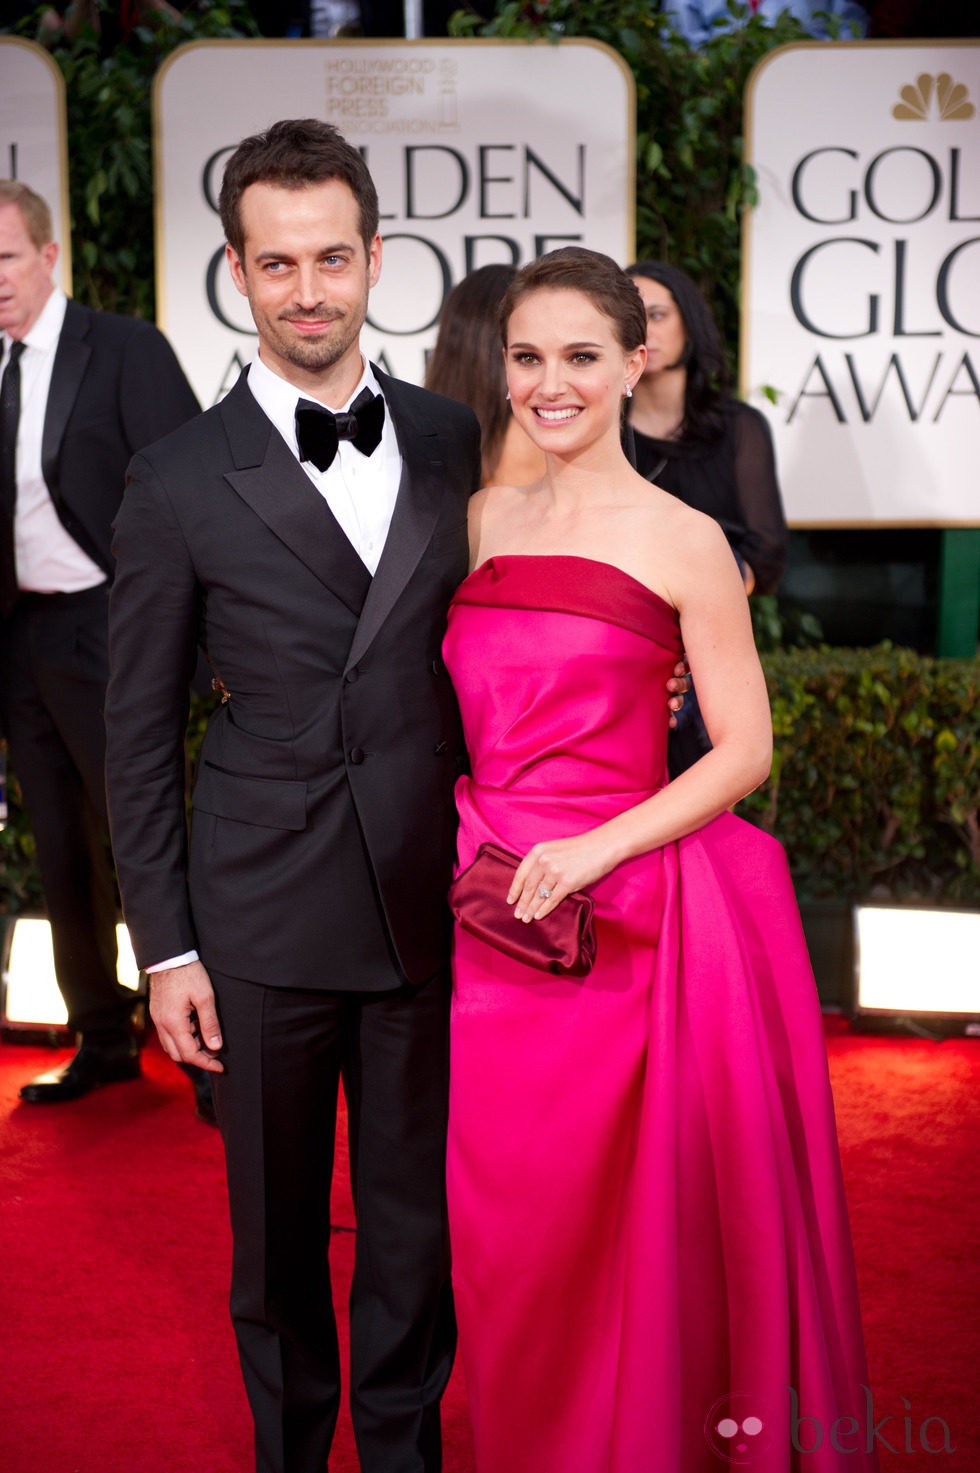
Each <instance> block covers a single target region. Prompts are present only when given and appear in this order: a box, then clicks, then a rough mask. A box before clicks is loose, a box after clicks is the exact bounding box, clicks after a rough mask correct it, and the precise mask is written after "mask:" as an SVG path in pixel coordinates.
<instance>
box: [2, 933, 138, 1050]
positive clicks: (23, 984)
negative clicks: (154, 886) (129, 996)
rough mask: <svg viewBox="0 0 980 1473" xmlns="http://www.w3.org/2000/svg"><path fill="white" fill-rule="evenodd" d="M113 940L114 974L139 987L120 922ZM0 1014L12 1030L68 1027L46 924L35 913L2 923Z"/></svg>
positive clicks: (130, 986) (133, 988)
mask: <svg viewBox="0 0 980 1473" xmlns="http://www.w3.org/2000/svg"><path fill="white" fill-rule="evenodd" d="M116 944H117V946H118V948H119V960H118V963H117V966H116V975H117V976H118V978H119V981H120V983H121V984H122V986H123V987H128V988H130V990H131V991H132V992H134V993H138V992H139V990H140V970H139V967H138V966H137V965H136V958H135V956H134V955H133V948H132V946H131V944H130V940H129V932H128V931H127V930H126V927H125V926H123V925H118V926H117V927H116ZM0 1020H2V1023H3V1027H4V1028H5V1029H6V1028H10V1029H13V1030H16V1029H43V1028H52V1029H63V1028H66V1027H67V1024H68V1013H67V1011H66V1010H65V1004H64V1002H63V1001H62V997H61V993H60V992H59V991H58V983H57V980H56V978H55V973H54V951H53V948H52V946H51V927H50V925H49V923H48V922H47V921H46V920H43V919H42V918H40V917H36V916H17V917H15V918H14V920H12V921H8V923H7V930H6V937H5V945H4V948H3V969H2V987H0Z"/></svg>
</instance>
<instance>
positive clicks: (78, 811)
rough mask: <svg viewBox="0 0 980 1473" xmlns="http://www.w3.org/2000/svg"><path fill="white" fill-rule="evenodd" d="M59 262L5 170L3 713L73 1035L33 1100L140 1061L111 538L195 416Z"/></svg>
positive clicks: (106, 1078)
mask: <svg viewBox="0 0 980 1473" xmlns="http://www.w3.org/2000/svg"><path fill="white" fill-rule="evenodd" d="M57 260H58V246H57V244H56V242H55V240H54V239H53V232H52V223H51V211H50V210H49V208H48V206H47V204H46V202H45V201H44V200H43V199H42V198H41V197H40V195H38V194H36V193H35V192H34V190H32V189H30V188H29V187H28V186H27V185H26V184H23V183H20V182H18V181H15V180H0V333H2V338H0V370H2V378H0V725H2V728H3V731H4V733H5V735H6V738H7V742H8V746H9V750H10V759H11V764H12V766H13V768H14V770H15V771H16V774H17V777H18V779H19V782H20V786H21V791H22V793H23V799H24V807H25V810H26V812H27V816H28V818H29V820H30V824H31V828H32V830H33V833H34V838H35V841H36V844H37V858H38V866H39V869H40V872H41V883H42V886H43V889H44V898H45V903H46V906H47V910H48V915H49V918H50V921H51V933H52V939H53V944H54V960H55V970H56V973H57V977H58V986H59V987H60V989H61V994H62V997H63V998H64V1000H65V1006H66V1008H67V1009H68V1023H69V1027H70V1028H72V1029H73V1030H74V1031H75V1032H76V1033H77V1034H78V1035H79V1047H78V1050H77V1052H76V1053H75V1055H74V1057H73V1058H72V1059H71V1060H70V1062H69V1063H68V1064H67V1065H66V1066H65V1067H64V1068H62V1069H58V1070H54V1071H52V1072H50V1073H47V1074H43V1075H41V1077H40V1078H38V1079H35V1080H32V1081H31V1082H30V1083H28V1084H25V1085H24V1086H23V1088H22V1089H21V1092H20V1094H21V1098H22V1099H23V1100H25V1101H27V1102H28V1103H29V1104H57V1103H61V1102H64V1101H68V1100H75V1099H78V1098H79V1096H81V1095H84V1094H87V1093H88V1092H89V1091H90V1090H91V1089H94V1088H95V1087H96V1085H100V1084H111V1083H113V1082H116V1081H120V1080H125V1079H134V1078H135V1077H136V1076H137V1075H138V1074H139V1073H140V1061H139V1052H138V1048H137V1040H136V1037H135V1035H134V1031H133V1022H132V1007H133V995H132V993H131V992H129V991H128V990H127V989H125V988H123V987H120V985H119V983H118V981H117V979H116V914H117V911H116V895H115V885H114V881H113V876H112V865H111V860H110V856H109V848H108V828H107V819H106V804H105V785H104V776H103V768H104V764H105V730H104V726H103V718H102V711H103V705H104V701H105V689H106V681H107V679H108V658H107V649H106V638H107V626H106V620H107V612H108V603H109V585H110V582H111V579H112V570H113V562H112V557H111V554H110V550H109V544H110V537H111V528H112V521H113V518H114V517H115V514H116V512H117V510H118V508H119V503H120V501H121V499H122V492H123V485H124V483H125V475H126V466H127V464H128V463H129V460H130V458H131V457H132V455H133V454H134V452H135V451H137V450H140V449H142V448H143V447H144V446H146V445H149V444H150V443H151V441H153V440H158V439H159V438H160V437H161V436H162V435H165V434H166V433H167V432H168V431H170V430H172V429H175V428H176V427H177V426H178V425H180V424H183V423H184V421H185V420H188V419H191V418H193V417H194V415H196V414H197V413H198V403H197V400H196V399H195V397H194V394H193V392H192V390H191V388H190V385H189V384H188V382H187V380H186V378H185V377H184V374H183V371H182V369H181V367H180V364H179V363H178V362H177V359H176V357H175V355H174V352H173V350H172V348H171V347H170V345H169V343H168V342H167V340H166V338H164V336H163V334H162V333H160V332H158V331H157V329H156V328H155V327H153V326H152V325H151V324H150V323H148V322H139V321H137V320H136V319H134V318H128V317H119V316H116V315H115V314H113V313H109V312H93V311H91V310H90V309H89V308H88V307H82V306H80V305H79V304H78V303H77V302H72V301H69V300H68V298H67V297H66V296H65V294H64V292H63V291H62V290H61V288H60V287H59V286H56V284H55V281H54V270H55V266H56V264H57Z"/></svg>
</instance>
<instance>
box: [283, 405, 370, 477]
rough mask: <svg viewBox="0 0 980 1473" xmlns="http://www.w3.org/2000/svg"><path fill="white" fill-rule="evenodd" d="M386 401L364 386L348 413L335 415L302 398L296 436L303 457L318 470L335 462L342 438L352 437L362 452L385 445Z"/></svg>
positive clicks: (297, 412) (363, 453)
mask: <svg viewBox="0 0 980 1473" xmlns="http://www.w3.org/2000/svg"><path fill="white" fill-rule="evenodd" d="M384 422H385V401H384V400H383V399H382V397H381V395H380V394H372V393H371V390H370V389H362V390H361V392H360V393H359V394H358V396H357V398H356V399H355V400H354V402H353V404H352V405H351V407H350V409H349V410H348V412H347V413H346V414H333V413H331V411H330V410H329V409H324V408H323V405H322V404H314V403H313V402H312V401H311V400H309V399H301V400H300V401H299V403H298V404H297V406H296V439H297V441H298V442H299V458H300V460H311V461H312V462H313V464H314V465H315V466H316V468H317V470H318V471H325V470H326V469H327V466H328V465H332V464H333V459H334V456H335V455H336V454H337V446H338V445H339V443H340V441H341V440H351V441H352V442H353V444H354V445H355V447H356V448H357V449H358V450H359V451H360V452H361V454H362V455H371V454H373V453H374V451H375V450H377V448H378V446H379V445H380V444H381V431H382V429H383V427H384Z"/></svg>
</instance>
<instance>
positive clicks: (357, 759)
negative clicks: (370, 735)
mask: <svg viewBox="0 0 980 1473" xmlns="http://www.w3.org/2000/svg"><path fill="white" fill-rule="evenodd" d="M350 760H351V763H352V764H353V766H354V767H360V765H361V763H362V762H363V761H364V748H363V747H351V749H350Z"/></svg>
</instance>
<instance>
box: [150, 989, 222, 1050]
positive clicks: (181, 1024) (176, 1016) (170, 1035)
mask: <svg viewBox="0 0 980 1473" xmlns="http://www.w3.org/2000/svg"><path fill="white" fill-rule="evenodd" d="M149 980H150V1017H151V1018H152V1019H153V1022H154V1024H155V1025H156V1030H157V1034H158V1036H159V1039H160V1042H161V1044H162V1045H163V1050H164V1053H166V1054H168V1055H169V1056H170V1058H171V1059H173V1061H174V1063H175V1064H195V1065H196V1066H197V1068H198V1069H208V1070H210V1072H211V1073H212V1074H223V1073H224V1071H225V1066H224V1064H222V1062H221V1060H220V1059H218V1058H217V1057H216V1055H217V1053H218V1050H219V1049H220V1048H221V1029H220V1028H219V1027H218V1014H217V1011H216V1010H215V1006H214V992H213V990H212V987H211V979H210V977H209V976H208V974H207V972H206V970H205V969H204V967H203V966H202V965H201V963H200V962H188V963H187V964H186V966H183V967H168V968H167V969H166V970H164V971H162V972H151V973H150V979H149Z"/></svg>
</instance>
